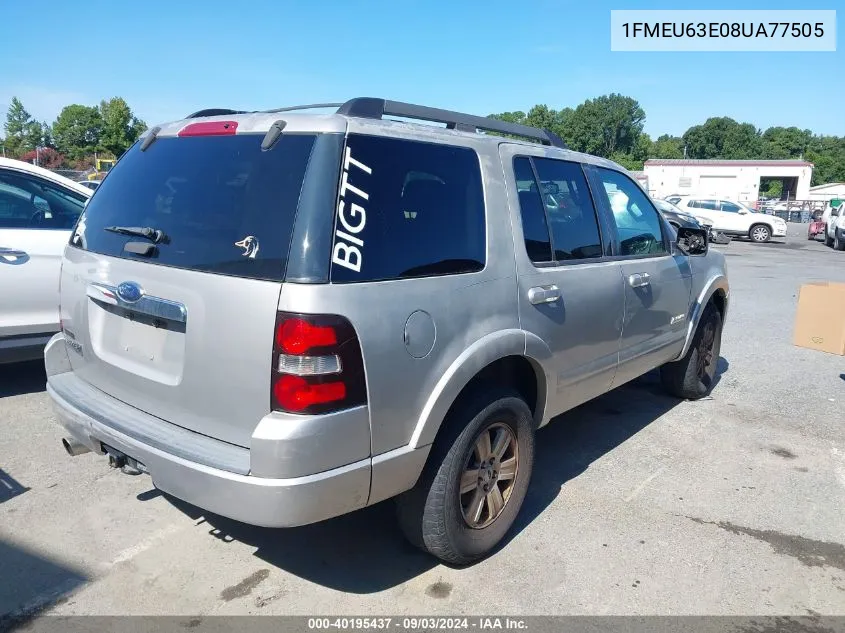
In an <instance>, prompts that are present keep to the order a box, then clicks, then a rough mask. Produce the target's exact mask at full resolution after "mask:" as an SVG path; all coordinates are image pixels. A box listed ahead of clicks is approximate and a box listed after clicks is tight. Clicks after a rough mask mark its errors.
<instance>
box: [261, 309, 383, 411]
mask: <svg viewBox="0 0 845 633" xmlns="http://www.w3.org/2000/svg"><path fill="white" fill-rule="evenodd" d="M271 380H272V388H271V404H272V408H273V410H274V411H286V412H288V413H303V414H315V413H329V412H332V411H338V410H340V409H347V408H349V407H354V406H357V405H361V404H365V403H366V402H367V387H366V380H365V377H364V361H363V357H362V356H361V345H360V342H359V341H358V335H357V334H356V333H355V329H354V328H353V327H352V324H351V323H350V322H349V321H348V320H346V319H345V318H343V317H341V316H336V315H327V314H321V315H310V314H308V315H306V314H292V313H289V312H279V313H278V315H277V316H276V329H275V333H274V341H273V367H272V372H271Z"/></svg>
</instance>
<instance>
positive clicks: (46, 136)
mask: <svg viewBox="0 0 845 633" xmlns="http://www.w3.org/2000/svg"><path fill="white" fill-rule="evenodd" d="M23 139H24V142H23V149H25V150H26V151H32V150H34V149H35V148H36V147H48V146H49V145H50V144H51V142H52V138H51V131H50V126H49V125H48V124H47V123H46V122H45V123H39V122H38V121H30V122H29V123H27V124H26V128H25V129H24V136H23Z"/></svg>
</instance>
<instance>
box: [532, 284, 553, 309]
mask: <svg viewBox="0 0 845 633" xmlns="http://www.w3.org/2000/svg"><path fill="white" fill-rule="evenodd" d="M560 298H561V293H560V288H558V287H557V286H555V285H551V286H535V287H533V288H529V289H528V300H529V301H530V302H531V303H533V304H534V305H538V304H540V303H554V302H555V301H557V300H558V299H560Z"/></svg>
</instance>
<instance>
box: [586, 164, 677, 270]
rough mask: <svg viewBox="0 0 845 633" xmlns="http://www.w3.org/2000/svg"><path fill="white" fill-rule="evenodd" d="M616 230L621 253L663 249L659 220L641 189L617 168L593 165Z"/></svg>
mask: <svg viewBox="0 0 845 633" xmlns="http://www.w3.org/2000/svg"><path fill="white" fill-rule="evenodd" d="M596 172H597V174H598V177H599V178H600V179H601V182H602V184H603V185H604V192H605V194H606V195H607V201H608V204H609V205H610V209H611V211H612V213H613V220H614V223H615V224H616V229H617V231H618V233H619V244H620V248H621V252H620V254H621V255H660V254H664V253H666V252H667V251H666V246H665V244H664V243H663V230H662V227H663V223H662V222H661V220H660V216H659V214H658V213H657V211H656V210H655V208H654V206H653V205H652V204H651V202H650V201H649V200H648V198H647V196H646V194H645V193H644V192H643V190H642V189H641V188H640V187H639V186H638V185H637V184H636V183H634V181H632V180H631V179H630V178H628V177H627V176H625V175H624V174H622V173H621V172H618V171H614V170H612V169H605V168H602V167H598V168H596Z"/></svg>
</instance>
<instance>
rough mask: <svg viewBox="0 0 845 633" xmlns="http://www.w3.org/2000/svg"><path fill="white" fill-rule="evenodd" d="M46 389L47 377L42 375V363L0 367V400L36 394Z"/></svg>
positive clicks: (34, 362) (32, 362) (35, 361)
mask: <svg viewBox="0 0 845 633" xmlns="http://www.w3.org/2000/svg"><path fill="white" fill-rule="evenodd" d="M46 388H47V375H46V374H45V373H44V362H43V361H40V360H33V361H27V362H25V363H9V364H4V365H0V398H5V397H7V396H21V395H23V394H26V393H37V392H39V391H44V390H45V389H46Z"/></svg>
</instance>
